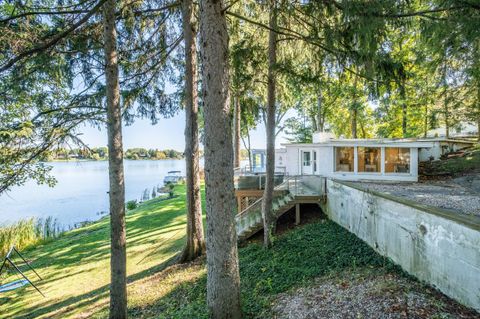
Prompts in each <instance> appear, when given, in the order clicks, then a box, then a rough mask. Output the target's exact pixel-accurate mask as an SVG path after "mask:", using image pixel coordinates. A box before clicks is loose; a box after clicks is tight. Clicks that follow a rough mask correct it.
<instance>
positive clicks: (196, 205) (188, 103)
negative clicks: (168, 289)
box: [180, 0, 205, 262]
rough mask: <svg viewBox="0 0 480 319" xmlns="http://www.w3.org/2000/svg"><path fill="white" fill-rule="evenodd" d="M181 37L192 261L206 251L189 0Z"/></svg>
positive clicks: (188, 257)
mask: <svg viewBox="0 0 480 319" xmlns="http://www.w3.org/2000/svg"><path fill="white" fill-rule="evenodd" d="M182 19H183V39H184V41H185V163H186V173H187V180H186V191H187V195H186V199H187V243H186V245H185V248H184V249H183V252H182V256H181V258H180V261H181V262H188V261H192V260H194V259H195V258H197V257H198V256H200V255H202V254H203V253H204V252H205V238H204V235H203V222H202V202H201V195H200V163H199V148H198V98H197V60H196V56H197V54H196V52H197V51H196V50H197V48H196V45H195V36H196V34H197V30H196V23H195V21H194V19H195V18H194V14H193V2H192V0H183V2H182Z"/></svg>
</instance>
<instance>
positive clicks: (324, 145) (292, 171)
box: [275, 133, 473, 181]
mask: <svg viewBox="0 0 480 319" xmlns="http://www.w3.org/2000/svg"><path fill="white" fill-rule="evenodd" d="M471 144H473V142H469V141H457V140H446V139H439V138H436V139H335V138H333V137H332V135H331V134H330V133H314V136H313V143H306V144H304V143H291V144H283V146H284V147H285V148H284V149H282V150H277V151H276V156H275V157H276V164H275V166H277V167H278V166H282V165H280V164H283V166H284V167H285V172H286V173H287V174H289V175H322V176H325V177H330V178H335V179H343V180H384V181H417V180H418V163H419V161H420V160H422V161H423V160H431V159H439V158H440V156H441V155H442V154H444V153H445V152H447V151H451V150H456V149H459V148H462V147H466V146H470V145H471Z"/></svg>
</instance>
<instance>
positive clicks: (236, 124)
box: [233, 96, 241, 168]
mask: <svg viewBox="0 0 480 319" xmlns="http://www.w3.org/2000/svg"><path fill="white" fill-rule="evenodd" d="M233 107H234V112H233V128H234V136H233V154H234V163H233V167H235V168H237V167H240V125H241V124H240V123H241V122H240V121H241V106H240V98H239V97H238V96H236V97H235V98H234V100H233Z"/></svg>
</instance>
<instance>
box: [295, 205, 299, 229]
mask: <svg viewBox="0 0 480 319" xmlns="http://www.w3.org/2000/svg"><path fill="white" fill-rule="evenodd" d="M295 225H300V204H298V203H297V204H295Z"/></svg>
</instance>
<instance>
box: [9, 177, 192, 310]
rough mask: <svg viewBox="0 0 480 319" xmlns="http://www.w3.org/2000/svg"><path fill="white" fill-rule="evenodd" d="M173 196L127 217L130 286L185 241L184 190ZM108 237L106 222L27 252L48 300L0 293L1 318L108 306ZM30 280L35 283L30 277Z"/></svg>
mask: <svg viewBox="0 0 480 319" xmlns="http://www.w3.org/2000/svg"><path fill="white" fill-rule="evenodd" d="M176 194H177V195H178V197H175V198H173V199H169V200H165V201H160V200H158V199H154V200H151V201H148V202H146V203H144V204H142V205H141V206H140V207H139V208H137V209H135V210H132V211H130V212H128V215H127V233H128V235H127V241H128V246H127V247H128V248H127V253H128V261H127V262H128V265H127V271H128V279H129V281H130V282H135V281H138V280H141V279H142V278H145V277H148V276H149V275H151V274H152V273H155V272H156V271H158V269H161V268H162V267H164V266H165V263H166V262H167V261H168V260H169V259H170V258H171V257H173V256H175V254H176V253H177V252H178V251H179V250H181V248H182V246H183V243H184V240H185V239H184V236H185V222H186V218H185V212H184V209H185V207H184V206H185V187H183V186H179V187H177V189H176ZM109 238H110V233H109V219H108V218H105V219H102V220H100V221H99V222H97V223H94V224H91V225H89V226H87V227H83V228H80V229H76V230H74V231H71V232H68V233H66V234H65V235H64V236H62V237H60V238H59V239H57V240H54V241H50V242H48V243H45V244H44V245H40V246H37V247H35V248H32V249H29V250H27V251H25V252H24V253H25V254H24V255H25V256H26V257H27V258H28V259H30V260H32V261H33V263H32V264H33V266H34V267H35V269H36V270H37V271H38V272H39V273H40V275H41V276H42V277H43V279H44V280H43V281H42V282H39V284H38V286H39V288H40V289H41V290H42V292H44V293H45V295H46V296H47V298H43V297H42V296H41V295H40V294H38V293H37V292H36V291H35V290H34V289H33V288H32V287H29V286H28V287H25V288H22V289H18V290H15V291H11V292H8V293H4V294H0V318H68V317H74V316H76V315H78V314H80V313H83V312H90V311H92V309H93V310H95V311H98V309H101V308H102V307H105V306H108V288H109V286H108V285H109V279H110V254H109V248H110V246H109ZM149 254H150V256H149V257H148V258H146V259H145V260H144V261H143V262H142V263H140V264H139V265H137V263H138V262H139V261H140V260H141V259H142V258H144V257H145V256H147V255H149ZM28 275H29V276H30V277H31V278H32V279H35V278H34V277H33V276H32V275H33V274H32V273H28ZM11 279H16V278H11ZM9 280H10V279H9ZM3 282H4V283H6V282H7V280H4V281H3Z"/></svg>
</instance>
